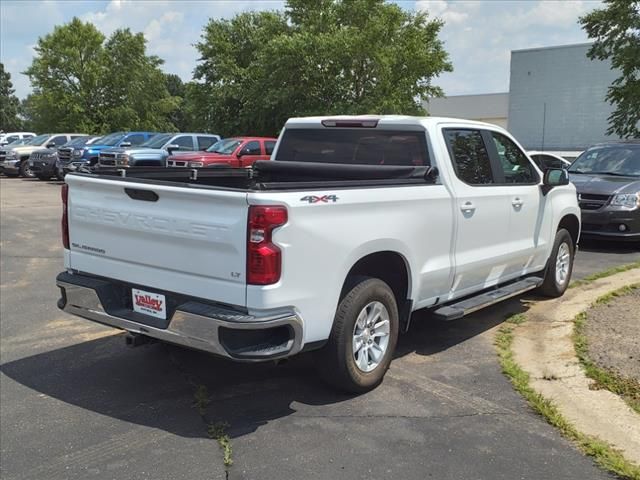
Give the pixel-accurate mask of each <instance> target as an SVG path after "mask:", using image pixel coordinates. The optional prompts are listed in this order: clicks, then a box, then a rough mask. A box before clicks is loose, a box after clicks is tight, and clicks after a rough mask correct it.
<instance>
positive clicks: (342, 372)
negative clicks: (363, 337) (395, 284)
mask: <svg viewBox="0 0 640 480" xmlns="http://www.w3.org/2000/svg"><path fill="white" fill-rule="evenodd" d="M352 285H353V287H352V288H350V290H349V291H348V292H347V294H346V295H345V296H344V297H343V298H342V300H341V301H340V304H339V305H338V309H337V310H336V314H335V317H334V320H333V328H332V329H331V335H330V336H329V340H328V342H327V344H326V345H325V346H324V347H323V348H322V349H321V350H319V351H318V352H317V353H316V360H317V361H316V367H317V369H318V373H319V374H320V376H321V377H322V378H323V379H324V380H325V381H326V382H327V383H329V384H330V385H332V386H334V387H336V388H337V389H339V390H342V391H345V392H349V393H364V392H368V391H370V390H373V389H374V388H375V387H377V386H378V385H379V384H380V382H382V379H383V377H384V374H385V373H386V371H387V369H388V368H389V365H390V363H391V359H392V358H393V352H394V351H395V347H396V343H397V341H398V330H399V323H400V322H399V318H398V306H397V304H396V299H395V296H394V295H393V291H392V290H391V288H389V286H388V285H387V284H386V283H385V282H383V281H382V280H379V279H377V278H371V277H359V278H358V279H357V281H356V282H355V283H353V284H352ZM373 302H380V303H381V304H382V305H384V307H385V308H386V310H387V313H388V317H389V335H388V344H387V346H386V349H385V350H384V354H383V355H382V357H381V359H380V360H379V362H377V366H376V367H375V368H373V370H371V371H368V372H365V371H363V370H361V369H360V368H359V367H358V365H357V364H356V359H355V358H354V353H353V339H354V337H353V336H354V331H355V324H356V320H357V318H358V315H359V314H360V313H361V312H362V311H363V310H364V309H365V308H367V307H368V306H369V305H370V304H372V303H373ZM367 331H368V330H367ZM367 335H368V333H367Z"/></svg>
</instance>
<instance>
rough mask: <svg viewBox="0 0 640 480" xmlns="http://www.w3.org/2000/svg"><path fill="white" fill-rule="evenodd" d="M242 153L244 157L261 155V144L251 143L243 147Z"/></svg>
mask: <svg viewBox="0 0 640 480" xmlns="http://www.w3.org/2000/svg"><path fill="white" fill-rule="evenodd" d="M242 153H243V154H244V155H260V142H256V141H253V142H249V143H247V144H246V145H245V146H244V147H242Z"/></svg>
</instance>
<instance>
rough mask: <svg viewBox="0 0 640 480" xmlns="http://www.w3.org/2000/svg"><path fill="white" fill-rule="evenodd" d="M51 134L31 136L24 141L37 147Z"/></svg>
mask: <svg viewBox="0 0 640 480" xmlns="http://www.w3.org/2000/svg"><path fill="white" fill-rule="evenodd" d="M50 136H51V135H48V134H45V135H38V136H37V137H33V138H32V139H31V140H29V141H28V142H27V143H25V145H35V146H37V147H39V146H40V145H42V144H43V143H44V142H46V141H47V139H48V138H49V137H50Z"/></svg>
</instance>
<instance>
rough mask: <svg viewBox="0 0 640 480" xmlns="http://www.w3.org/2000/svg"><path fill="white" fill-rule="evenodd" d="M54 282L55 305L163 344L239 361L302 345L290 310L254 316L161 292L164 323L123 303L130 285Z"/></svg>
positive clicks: (279, 354)
mask: <svg viewBox="0 0 640 480" xmlns="http://www.w3.org/2000/svg"><path fill="white" fill-rule="evenodd" d="M56 284H57V286H58V287H59V288H60V290H61V294H62V296H61V298H60V300H58V307H59V308H60V309H62V310H64V311H65V312H68V313H71V314H73V315H77V316H79V317H83V318H86V319H88V320H92V321H94V322H98V323H102V324H104V325H108V326H111V327H114V328H119V329H122V330H127V331H129V332H132V333H138V334H143V335H146V336H148V337H152V338H156V339H158V340H162V341H165V342H169V343H174V344H177V345H182V346H185V347H189V348H193V349H196V350H202V351H205V352H209V353H213V354H215V355H219V356H222V357H227V358H231V359H234V360H241V361H264V360H272V359H276V358H284V357H288V356H291V355H295V354H296V353H298V352H299V351H300V350H301V349H302V338H303V322H302V319H301V318H300V316H299V315H298V314H297V313H296V312H295V311H294V310H293V309H281V310H278V311H269V312H264V313H262V314H258V315H256V314H254V315H252V314H248V313H246V312H242V311H241V310H236V309H233V308H231V307H227V306H220V305H213V304H210V303H206V302H204V301H202V300H199V299H195V298H187V297H183V296H179V295H172V294H171V293H169V292H159V293H163V294H166V295H167V304H168V305H169V304H172V305H173V306H172V307H171V309H170V311H168V312H167V315H168V317H169V318H168V320H167V321H163V320H159V319H156V318H154V317H150V316H147V315H144V314H140V313H137V312H134V311H133V310H132V309H131V307H130V306H127V297H128V295H130V293H129V292H130V288H129V287H130V286H128V285H124V284H121V283H120V282H116V281H111V280H108V279H103V278H98V277H93V276H90V275H84V274H71V273H67V272H63V273H61V274H59V275H58V277H57V279H56ZM141 288H144V287H141ZM149 290H153V289H149Z"/></svg>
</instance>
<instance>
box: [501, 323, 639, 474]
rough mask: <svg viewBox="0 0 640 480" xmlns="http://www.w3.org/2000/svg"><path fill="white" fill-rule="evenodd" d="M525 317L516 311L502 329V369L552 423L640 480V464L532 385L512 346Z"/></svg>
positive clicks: (599, 459)
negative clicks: (586, 430)
mask: <svg viewBox="0 0 640 480" xmlns="http://www.w3.org/2000/svg"><path fill="white" fill-rule="evenodd" d="M525 319H526V317H525V316H524V315H523V314H518V315H514V316H512V317H511V318H509V319H508V320H507V321H506V322H505V324H504V325H503V326H502V327H501V328H500V329H499V330H498V334H497V336H496V340H495V345H496V348H497V350H498V357H499V359H500V366H501V367H502V372H503V373H504V374H505V375H506V376H507V377H509V380H511V383H512V384H513V387H514V388H515V389H516V391H517V392H518V393H520V394H521V395H522V396H523V397H524V398H525V400H526V401H527V403H528V404H529V405H530V406H531V408H532V409H533V410H534V411H535V412H537V413H539V414H540V415H542V417H543V418H544V419H545V420H546V421H547V422H548V423H549V424H551V425H553V426H554V427H556V428H557V429H558V430H560V432H561V433H562V435H564V436H565V437H567V438H568V439H569V440H571V441H573V442H574V443H575V444H576V445H577V446H578V447H579V448H580V450H582V452H584V453H585V454H586V455H588V456H590V457H593V459H594V461H595V462H596V463H597V464H598V465H599V466H601V467H602V468H604V469H606V470H608V471H610V472H613V473H615V474H616V475H618V476H619V477H621V478H623V479H626V480H640V467H638V466H635V465H634V464H632V463H630V462H628V461H627V460H625V458H624V457H623V456H622V455H621V454H620V452H618V451H617V450H615V449H614V448H612V447H611V446H610V445H608V444H607V443H605V442H603V441H601V440H598V439H595V438H593V437H589V436H587V435H584V434H582V433H580V432H578V431H577V430H576V429H575V428H574V427H573V425H572V424H571V423H569V422H568V421H567V420H566V419H565V418H564V417H563V416H562V414H561V413H560V411H559V410H558V408H557V407H556V406H555V404H554V403H553V402H551V401H550V400H547V399H546V398H544V397H543V396H542V395H541V394H539V393H538V392H536V391H535V390H533V388H531V386H530V378H529V374H528V373H527V372H525V371H524V370H523V369H522V368H520V366H519V365H518V364H517V363H516V361H515V359H514V357H513V351H512V349H511V347H512V345H513V332H514V330H515V329H516V328H517V327H518V325H520V324H522V323H523V322H524V320H525Z"/></svg>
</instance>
